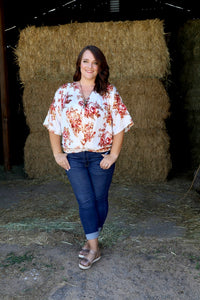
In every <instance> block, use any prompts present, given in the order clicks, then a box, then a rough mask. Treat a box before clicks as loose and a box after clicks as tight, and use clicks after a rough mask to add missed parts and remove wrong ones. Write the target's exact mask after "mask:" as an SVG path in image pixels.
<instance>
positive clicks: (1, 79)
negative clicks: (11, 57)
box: [0, 0, 11, 171]
mask: <svg viewBox="0 0 200 300" xmlns="http://www.w3.org/2000/svg"><path fill="white" fill-rule="evenodd" d="M3 15H4V13H3V0H0V88H1V115H2V133H3V154H4V168H5V171H9V170H10V169H11V166H10V143H9V115H10V114H9V97H8V75H7V63H6V47H5V39H4V18H3Z"/></svg>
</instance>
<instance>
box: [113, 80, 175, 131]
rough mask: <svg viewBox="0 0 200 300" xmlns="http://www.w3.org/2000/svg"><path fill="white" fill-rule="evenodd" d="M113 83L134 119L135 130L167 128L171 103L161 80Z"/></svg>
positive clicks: (114, 81)
mask: <svg viewBox="0 0 200 300" xmlns="http://www.w3.org/2000/svg"><path fill="white" fill-rule="evenodd" d="M113 83H114V84H115V85H116V87H117V89H118V91H119V93H120V95H121V97H122V99H123V101H124V103H125V104H126V106H127V108H128V110H129V112H130V114H131V116H132V118H133V119H134V124H135V126H134V128H146V129H147V128H162V129H165V128H166V125H165V119H167V118H168V117H169V108H170V103H169V97H168V95H167V93H166V90H165V88H164V86H163V84H162V82H160V80H159V79H157V78H139V79H128V80H127V79H123V80H113ZM133 130H134V129H133Z"/></svg>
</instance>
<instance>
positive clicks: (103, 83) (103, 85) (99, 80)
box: [73, 45, 109, 95]
mask: <svg viewBox="0 0 200 300" xmlns="http://www.w3.org/2000/svg"><path fill="white" fill-rule="evenodd" d="M86 50H89V51H91V52H92V54H93V55H94V57H95V59H96V61H97V62H98V74H97V77H96V80H95V87H94V90H95V91H96V92H97V93H99V94H101V95H104V94H105V93H106V92H107V85H108V83H109V82H108V77H109V66H108V64H107V61H106V58H105V55H104V54H103V52H102V51H101V50H100V49H99V48H98V47H96V46H93V45H88V46H86V47H85V48H83V49H82V50H81V52H80V53H79V56H78V58H77V61H76V71H75V73H74V76H73V80H74V81H79V80H80V79H81V71H80V65H81V59H82V56H83V53H84V52H85V51H86Z"/></svg>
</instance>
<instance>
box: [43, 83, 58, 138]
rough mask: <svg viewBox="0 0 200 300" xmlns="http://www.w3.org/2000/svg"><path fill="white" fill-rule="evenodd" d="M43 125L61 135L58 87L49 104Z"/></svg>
mask: <svg viewBox="0 0 200 300" xmlns="http://www.w3.org/2000/svg"><path fill="white" fill-rule="evenodd" d="M43 125H44V126H45V127H46V128H47V129H48V130H49V131H51V132H53V133H55V134H57V135H62V130H61V93H60V89H58V90H57V91H56V93H55V96H54V99H53V102H52V103H51V105H50V108H49V110H48V113H47V116H46V118H45V120H44V123H43Z"/></svg>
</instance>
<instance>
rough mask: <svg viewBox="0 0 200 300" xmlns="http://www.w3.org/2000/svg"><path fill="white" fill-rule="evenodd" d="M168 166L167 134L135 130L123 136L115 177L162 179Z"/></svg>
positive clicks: (160, 130)
mask: <svg viewBox="0 0 200 300" xmlns="http://www.w3.org/2000/svg"><path fill="white" fill-rule="evenodd" d="M170 169H171V160H170V154H169V136H168V135H167V133H166V131H165V130H162V129H157V128H155V129H135V130H132V131H130V132H128V133H127V135H126V136H125V140H124V144H123V148H122V151H121V154H120V157H119V159H118V161H117V164H116V172H115V179H116V180H120V181H122V180H124V181H125V182H129V183H132V182H135V181H138V182H161V181H164V180H166V178H167V175H168V173H169V171H170Z"/></svg>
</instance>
